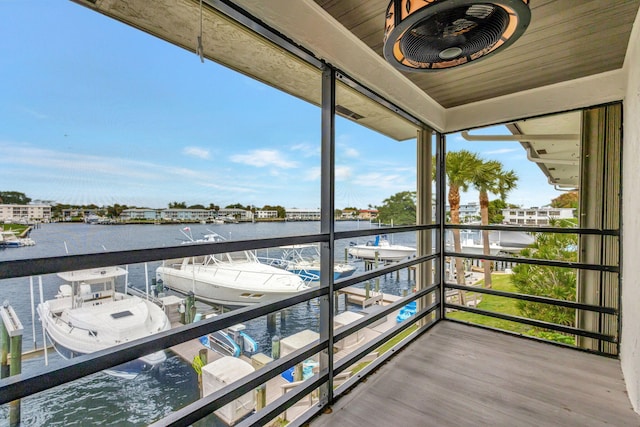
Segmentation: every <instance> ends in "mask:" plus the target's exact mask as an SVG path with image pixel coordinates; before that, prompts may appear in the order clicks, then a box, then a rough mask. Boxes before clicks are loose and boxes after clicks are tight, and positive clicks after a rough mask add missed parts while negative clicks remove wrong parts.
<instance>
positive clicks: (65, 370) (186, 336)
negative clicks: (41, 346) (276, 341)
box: [0, 287, 328, 405]
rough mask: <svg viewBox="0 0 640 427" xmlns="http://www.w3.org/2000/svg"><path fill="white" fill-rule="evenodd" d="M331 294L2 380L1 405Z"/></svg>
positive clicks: (318, 292)
mask: <svg viewBox="0 0 640 427" xmlns="http://www.w3.org/2000/svg"><path fill="white" fill-rule="evenodd" d="M327 294H328V288H327V287H323V288H314V289H310V290H307V291H304V292H301V293H300V294H298V295H295V296H293V297H290V298H287V299H283V300H280V301H276V302H273V303H268V304H260V305H258V306H255V307H251V306H250V307H244V308H240V309H238V310H233V311H230V312H227V313H224V314H221V315H219V316H215V317H212V318H209V319H204V320H201V321H199V322H197V323H191V324H189V325H184V326H179V327H177V328H174V329H171V330H169V331H165V332H159V333H157V334H154V335H152V336H149V337H145V338H140V339H138V340H135V341H131V342H128V343H124V344H119V345H117V346H113V347H109V348H108V349H104V350H100V351H96V352H94V353H91V354H87V355H84V356H80V357H76V358H74V359H71V360H66V361H63V362H61V363H60V364H59V365H57V366H55V367H48V368H43V369H40V370H37V371H34V372H31V373H24V374H21V375H16V376H12V377H8V378H4V379H2V380H0V405H2V404H4V403H7V402H10V401H12V400H16V399H20V398H23V397H26V396H29V395H32V394H35V393H38V392H40V391H44V390H47V389H49V388H52V387H55V386H58V385H62V384H65V383H68V382H71V381H73V380H77V379H79V378H82V377H85V376H87V375H90V374H94V373H96V372H100V371H102V370H104V369H108V368H111V367H113V366H117V365H120V364H122V363H125V362H128V361H130V360H134V359H136V358H138V357H141V356H143V355H146V354H151V353H153V352H156V351H160V350H164V349H166V348H169V347H173V346H175V345H177V344H181V343H183V342H185V341H189V340H192V339H197V338H199V337H201V336H204V335H206V334H208V333H210V332H213V331H216V330H220V329H224V328H228V327H231V326H233V325H237V324H238V323H242V322H245V321H247V320H251V319H255V318H256V317H260V316H264V315H266V314H270V313H273V312H275V311H279V310H282V309H284V308H287V307H290V306H292V305H295V304H299V303H302V302H306V301H308V300H310V299H313V298H317V297H320V296H323V295H327Z"/></svg>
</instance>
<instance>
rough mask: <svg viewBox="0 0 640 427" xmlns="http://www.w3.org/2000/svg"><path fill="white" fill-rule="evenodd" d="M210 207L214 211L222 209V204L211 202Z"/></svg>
mask: <svg viewBox="0 0 640 427" xmlns="http://www.w3.org/2000/svg"><path fill="white" fill-rule="evenodd" d="M209 209H211V210H213V211H219V210H220V206H218V205H216V204H213V203H209Z"/></svg>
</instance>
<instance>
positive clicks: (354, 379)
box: [334, 318, 440, 396]
mask: <svg viewBox="0 0 640 427" xmlns="http://www.w3.org/2000/svg"><path fill="white" fill-rule="evenodd" d="M439 321H440V319H439V318H436V319H433V320H431V321H430V322H429V323H427V324H426V325H424V326H422V327H421V328H420V329H418V330H417V331H416V333H415V334H412V335H410V337H407V338H409V339H407V340H402V341H400V342H399V343H398V344H396V345H394V346H393V347H391V348H390V349H389V350H388V351H386V352H385V353H383V354H382V355H380V356H379V357H378V358H376V359H374V360H373V361H371V363H369V364H368V365H367V366H365V367H364V368H362V369H361V370H360V371H358V373H357V374H355V375H354V376H352V377H351V378H349V379H348V380H347V381H345V382H344V383H343V384H341V385H340V386H339V387H337V388H336V389H335V390H334V396H339V395H341V394H343V393H344V392H345V391H347V390H349V389H350V388H351V387H353V386H354V385H355V384H357V383H358V382H359V381H360V379H361V378H363V377H366V376H367V375H369V373H371V372H372V371H374V370H376V369H377V368H378V367H379V366H381V365H382V364H384V363H385V362H386V361H387V360H388V359H389V358H391V357H393V356H395V354H396V353H397V352H398V351H399V350H401V349H402V348H404V347H405V346H407V345H409V344H410V343H411V342H413V341H414V340H416V339H417V338H419V337H420V336H421V335H422V334H423V333H425V332H427V331H428V330H429V329H431V328H433V327H434V326H435V325H436V324H437V323H438V322H439Z"/></svg>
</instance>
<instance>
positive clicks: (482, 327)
mask: <svg viewBox="0 0 640 427" xmlns="http://www.w3.org/2000/svg"><path fill="white" fill-rule="evenodd" d="M445 321H446V322H454V323H460V324H462V325H466V326H473V327H474V328H481V329H486V330H488V331H492V332H499V333H501V334H506V335H512V336H515V337H518V338H524V339H528V340H532V341H538V342H540V343H543V344H551V345H554V346H557V347H562V348H567V349H570V350H576V351H581V352H584V353H590V354H596V355H598V356H605V357H610V358H617V356H618V355H617V353H614V354H612V353H605V352H602V351H600V350H592V349H589V348H582V347H576V346H575V345H571V344H566V343H563V342H559V341H552V340H547V339H544V338H540V337H536V336H533V335H525V334H523V333H521V332H514V331H509V330H507V329H500V328H495V327H493V326H488V325H481V324H479V323H472V322H469V321H466V320H461V319H453V318H447V319H445ZM616 347H617V346H616Z"/></svg>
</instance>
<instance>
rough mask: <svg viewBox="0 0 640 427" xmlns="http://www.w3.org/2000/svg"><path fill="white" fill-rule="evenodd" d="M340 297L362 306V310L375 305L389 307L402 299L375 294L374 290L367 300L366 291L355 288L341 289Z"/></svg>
mask: <svg viewBox="0 0 640 427" xmlns="http://www.w3.org/2000/svg"><path fill="white" fill-rule="evenodd" d="M338 295H344V296H345V298H346V302H348V303H352V304H362V308H365V307H368V306H370V305H373V304H381V305H389V304H392V303H394V302H396V301H398V300H399V299H400V298H402V297H399V296H397V295H391V294H385V293H382V292H375V291H374V290H369V297H368V298H367V291H366V289H363V288H356V287H355V286H348V287H346V288H343V289H340V290H339V291H338Z"/></svg>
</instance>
